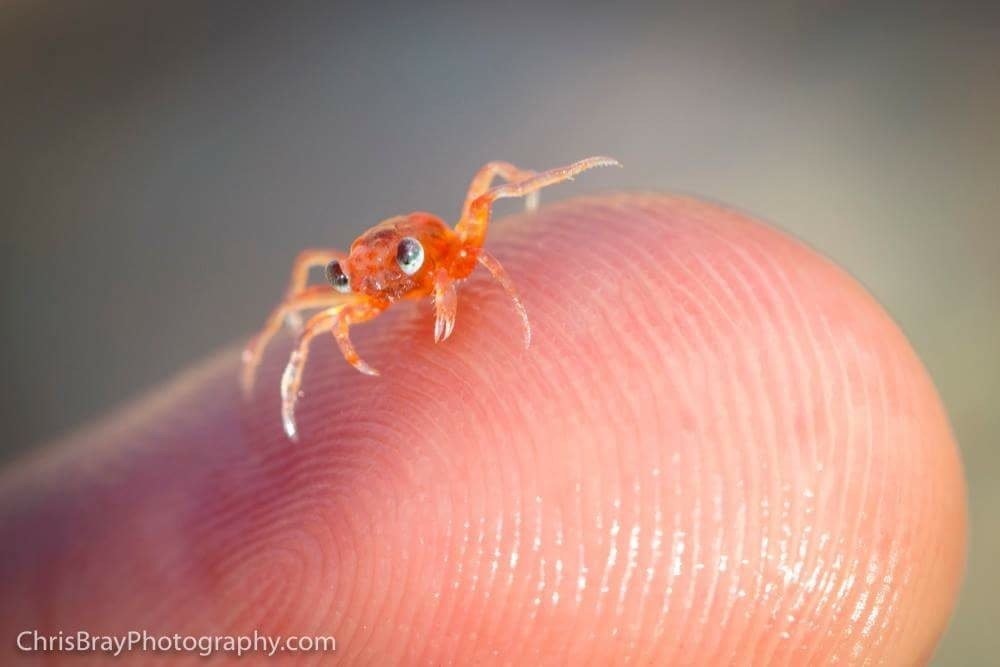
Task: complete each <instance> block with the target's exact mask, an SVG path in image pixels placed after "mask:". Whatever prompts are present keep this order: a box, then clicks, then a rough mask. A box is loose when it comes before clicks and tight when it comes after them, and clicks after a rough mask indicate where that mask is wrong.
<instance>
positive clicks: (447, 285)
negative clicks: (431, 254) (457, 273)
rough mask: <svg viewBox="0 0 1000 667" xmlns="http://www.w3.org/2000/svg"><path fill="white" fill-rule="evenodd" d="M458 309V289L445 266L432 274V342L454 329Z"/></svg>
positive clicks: (444, 337) (445, 336) (439, 340)
mask: <svg viewBox="0 0 1000 667" xmlns="http://www.w3.org/2000/svg"><path fill="white" fill-rule="evenodd" d="M457 311H458V290H456V289H455V280H454V279H453V278H452V277H451V275H449V274H448V270H447V269H445V268H440V269H438V271H437V273H435V274H434V342H435V343H439V342H441V341H443V340H446V339H447V338H448V336H450V335H451V332H452V331H453V330H454V329H455V314H456V313H457Z"/></svg>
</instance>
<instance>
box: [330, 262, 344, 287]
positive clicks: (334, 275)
mask: <svg viewBox="0 0 1000 667" xmlns="http://www.w3.org/2000/svg"><path fill="white" fill-rule="evenodd" d="M326 279H327V280H329V281H330V284H331V285H333V286H334V287H344V286H345V285H347V274H346V273H344V270H343V269H341V268H340V262H337V261H333V262H330V263H329V264H327V265H326Z"/></svg>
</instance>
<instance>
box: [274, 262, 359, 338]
mask: <svg viewBox="0 0 1000 667" xmlns="http://www.w3.org/2000/svg"><path fill="white" fill-rule="evenodd" d="M345 257H347V253H344V252H341V251H339V250H333V249H331V248H306V249H305V250H303V251H302V252H300V253H299V254H298V255H297V256H296V257H295V261H293V262H292V275H291V278H290V279H289V281H288V289H287V290H285V299H286V300H287V299H291V298H292V297H294V296H295V295H296V294H298V293H299V292H301V291H302V289H303V288H304V287H305V286H306V282H308V280H309V270H310V269H312V268H314V267H319V266H326V265H327V264H329V263H330V262H332V261H333V260H335V259H339V260H343V259H344V258H345ZM285 324H287V325H288V328H289V329H291V330H292V331H293V332H295V333H299V332H300V331H302V316H301V315H300V314H299V313H298V311H289V312H288V314H287V315H285Z"/></svg>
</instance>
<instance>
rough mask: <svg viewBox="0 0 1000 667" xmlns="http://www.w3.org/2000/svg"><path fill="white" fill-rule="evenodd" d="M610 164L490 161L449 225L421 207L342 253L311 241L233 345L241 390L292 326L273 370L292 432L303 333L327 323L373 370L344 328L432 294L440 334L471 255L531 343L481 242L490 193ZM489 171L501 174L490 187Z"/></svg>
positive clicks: (531, 191)
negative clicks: (268, 308)
mask: <svg viewBox="0 0 1000 667" xmlns="http://www.w3.org/2000/svg"><path fill="white" fill-rule="evenodd" d="M612 165H618V161H617V160H614V159H612V158H608V157H591V158H587V159H585V160H580V161H579V162H574V163H573V164H571V165H568V166H565V167H559V168H556V169H550V170H549V171H543V172H540V173H537V172H534V171H529V170H525V169H520V168H518V167H515V166H514V165H512V164H509V163H507V162H490V163H488V164H486V165H484V166H483V167H482V168H481V169H480V170H479V171H478V172H476V175H475V176H474V177H473V179H472V183H470V184H469V190H468V193H467V194H466V197H465V205H464V206H463V207H462V216H461V218H459V220H458V222H457V223H456V224H455V227H454V229H452V228H450V227H448V225H446V224H445V223H444V222H443V221H442V220H441V219H439V218H437V217H435V216H434V215H431V214H430V213H423V212H414V213H410V214H408V215H401V216H397V217H395V218H389V219H388V220H384V221H382V222H380V223H378V224H377V225H375V226H374V227H372V228H371V229H369V230H368V231H367V232H365V233H364V234H362V235H361V236H359V237H358V238H357V240H355V241H354V243H353V244H351V249H350V252H348V253H343V252H340V251H337V250H327V249H318V248H313V249H308V250H304V251H303V252H302V253H300V254H299V256H298V257H297V258H296V259H295V262H294V263H293V264H292V277H291V281H290V284H289V286H288V290H287V292H286V294H285V299H284V300H283V301H282V302H281V303H280V304H279V305H278V307H277V308H275V310H274V311H273V312H272V313H271V316H270V317H269V318H268V319H267V322H266V323H265V324H264V328H263V329H262V330H261V331H260V333H258V334H257V335H256V336H255V337H254V338H253V339H252V340H251V341H250V343H249V344H248V345H247V347H246V349H245V350H244V351H243V376H242V385H243V390H244V393H245V395H249V394H250V392H251V391H252V390H253V384H254V378H255V376H256V371H257V367H258V366H259V365H260V361H261V357H262V356H263V353H264V348H265V347H266V346H267V344H268V342H269V341H270V340H271V338H272V337H273V336H274V334H275V333H276V332H277V331H278V329H279V328H280V327H281V323H282V321H285V322H286V323H287V324H288V326H289V327H290V328H291V329H292V330H293V331H296V332H298V333H299V339H298V344H297V345H296V347H295V349H294V351H293V352H292V354H291V357H290V358H289V360H288V365H287V366H286V367H285V372H284V374H283V375H282V377H281V416H282V422H283V424H284V429H285V433H286V434H287V435H288V437H289V438H290V439H292V440H296V439H297V435H298V428H297V426H296V424H295V403H296V401H297V400H298V397H299V386H300V385H301V382H302V371H303V368H304V367H305V363H306V358H307V356H308V354H309V342H310V341H311V340H312V339H313V338H314V337H315V336H317V335H318V334H321V333H324V332H327V331H330V332H332V333H333V337H334V338H335V339H336V341H337V344H338V345H339V346H340V351H341V352H342V353H343V355H344V358H345V359H346V360H347V362H348V363H350V364H351V365H352V366H354V367H355V368H357V369H358V370H359V371H361V372H362V373H364V374H366V375H378V371H376V370H375V369H374V368H372V367H371V366H369V365H368V364H366V363H365V362H364V361H363V360H362V359H361V357H359V356H358V353H357V352H356V351H355V350H354V346H353V345H352V344H351V339H350V337H349V336H348V329H349V328H350V327H351V325H352V324H360V323H361V322H366V321H368V320H370V319H372V318H374V317H376V316H377V315H379V314H380V313H381V312H382V311H384V310H385V309H386V308H388V307H389V306H391V305H392V304H393V303H395V302H396V301H399V300H400V299H420V298H423V297H425V296H433V298H434V311H435V322H434V341H435V342H439V341H443V340H445V339H446V338H448V336H450V335H451V332H452V330H453V329H454V328H455V311H456V307H457V305H458V295H457V293H456V285H457V284H458V282H460V281H462V280H464V279H465V278H467V277H468V276H469V274H471V273H472V271H473V270H474V269H475V268H476V262H479V263H480V264H482V265H483V266H485V267H486V269H487V270H488V271H489V272H490V274H491V275H492V276H493V278H494V279H496V281H497V282H499V283H500V285H501V286H502V287H503V288H504V290H506V292H507V294H508V295H509V296H510V298H511V299H512V300H513V302H514V307H515V308H516V309H517V312H518V314H519V315H520V317H521V322H522V323H523V325H524V345H525V347H527V346H528V345H529V344H530V343H531V327H530V324H529V323H528V314H527V312H526V311H525V309H524V305H523V304H522V303H521V299H520V297H519V296H518V294H517V290H516V289H515V287H514V283H513V282H511V280H510V278H509V277H508V275H507V272H506V271H504V269H503V267H502V266H501V265H500V263H499V262H498V261H497V260H496V259H495V258H494V257H493V256H492V255H490V254H489V253H487V252H486V251H485V250H483V242H484V241H485V240H486V229H487V227H488V226H489V222H490V215H491V212H492V209H493V202H494V201H496V200H497V199H503V198H505V197H527V198H528V199H527V202H528V207H529V208H534V206H535V205H536V204H537V193H538V191H539V190H540V189H542V188H544V187H546V186H549V185H553V184H555V183H559V182H561V181H565V180H571V179H572V178H573V177H574V176H576V175H577V174H579V173H580V172H582V171H586V170H587V169H591V168H593V167H602V166H612ZM497 177H500V178H502V179H503V180H505V181H507V182H506V183H504V184H502V185H499V186H496V187H491V186H492V184H493V180H494V179H495V178H497ZM318 266H325V267H326V277H327V280H328V282H329V284H327V285H312V286H307V285H306V282H307V281H308V277H309V270H310V269H311V268H312V267H318ZM311 309H322V310H321V312H319V313H317V314H316V315H313V317H312V318H311V319H310V320H309V321H308V322H307V323H306V324H305V326H304V327H303V325H302V319H301V312H302V311H305V310H311Z"/></svg>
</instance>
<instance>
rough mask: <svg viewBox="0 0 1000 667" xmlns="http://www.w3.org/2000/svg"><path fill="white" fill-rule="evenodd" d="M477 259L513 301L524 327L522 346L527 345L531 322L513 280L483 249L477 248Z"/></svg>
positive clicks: (529, 341) (528, 343) (529, 340)
mask: <svg viewBox="0 0 1000 667" xmlns="http://www.w3.org/2000/svg"><path fill="white" fill-rule="evenodd" d="M478 259H479V263H480V264H482V265H483V266H485V267H486V270H487V271H489V272H490V275H491V276H493V279H494V280H496V281H497V282H498V283H500V286H501V287H503V289H504V291H505V292H507V296H509V297H510V298H511V301H513V302H514V308H515V309H516V310H517V314H518V315H520V317H521V324H522V326H523V327H524V346H525V347H528V346H529V345H531V323H530V322H529V321H528V311H527V310H525V308H524V304H523V303H522V302H521V297H520V295H518V293H517V288H516V287H515V286H514V281H512V280H511V279H510V276H509V275H507V271H506V270H505V269H504V268H503V265H501V264H500V262H498V261H497V258H496V257H494V256H493V255H491V254H489V253H488V252H486V251H485V250H482V249H480V250H479V254H478Z"/></svg>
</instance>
